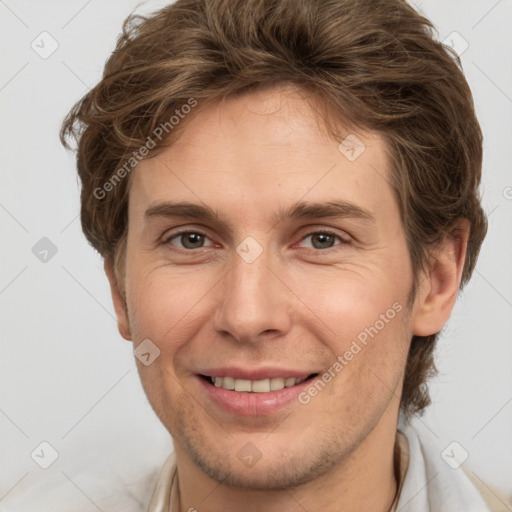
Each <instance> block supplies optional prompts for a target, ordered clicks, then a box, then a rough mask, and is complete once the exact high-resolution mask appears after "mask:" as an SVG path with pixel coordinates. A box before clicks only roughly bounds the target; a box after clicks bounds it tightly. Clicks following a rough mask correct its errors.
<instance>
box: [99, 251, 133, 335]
mask: <svg viewBox="0 0 512 512" xmlns="http://www.w3.org/2000/svg"><path fill="white" fill-rule="evenodd" d="M103 268H104V269H105V274H107V278H108V282H109V283H110V292H111V294H112V302H113V303H114V310H115V312H116V317H117V329H118V330H119V334H120V335H121V336H122V337H123V338H124V339H125V340H127V341H131V340H132V335H131V332H130V322H129V321H128V314H127V311H126V306H125V303H124V300H123V297H122V296H121V292H120V291H119V286H118V284H117V279H116V276H115V273H114V267H113V264H112V261H110V259H109V258H105V261H104V263H103Z"/></svg>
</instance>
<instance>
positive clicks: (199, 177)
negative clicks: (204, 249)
mask: <svg viewBox="0 0 512 512" xmlns="http://www.w3.org/2000/svg"><path fill="white" fill-rule="evenodd" d="M184 122H185V123H186V124H185V127H184V129H183V131H182V133H181V135H180V137H179V138H178V139H177V140H176V141H175V142H174V143H172V145H170V146H169V147H167V148H165V149H164V150H163V151H161V152H160V153H159V154H158V155H157V156H156V157H154V158H150V159H147V160H144V161H142V162H141V163H139V165H138V166H137V167H136V168H135V170H134V171H133V173H132V183H131V190H130V211H131V212H132V214H136V215H138V216H140V215H142V214H143V212H144V211H145V210H146V209H147V208H148V207H150V206H152V205H155V204H157V203H159V202H163V201H168V200H175V201H188V202H195V203H204V204H207V205H209V206H210V207H212V208H214V209H215V210H226V213H228V212H231V213H232V214H233V215H234V218H238V220H239V221H240V220H243V219H244V218H245V219H248V217H249V216H251V217H262V216H263V215H264V214H266V213H268V214H270V215H273V216H274V217H273V218H275V212H276V211H277V210H279V208H282V207H284V206H286V205H287V204H291V203H296V202H297V201H299V200H300V199H303V200H304V201H312V202H318V201H336V200H345V201H350V202H352V203H355V204H358V205H360V206H361V207H364V208H365V209H367V210H369V211H371V212H372V213H375V214H376V216H378V215H377V214H378V213H379V210H386V209H387V210H388V212H387V214H388V215H389V213H390V212H389V209H390V208H391V209H393V208H394V206H396V205H393V203H394V195H393V192H392V189H391V186H390V184H389V178H388V172H389V170H388V169H387V155H386V150H385V143H384V140H383V139H382V137H380V136H379V135H377V134H375V133H368V132H358V133H357V134H354V133H349V132H346V133H344V135H343V136H342V137H340V139H339V140H336V139H334V138H333V137H332V136H331V135H329V134H327V132H326V130H325V128H324V127H323V126H322V123H321V122H319V119H318V114H317V113H316V112H315V110H314V107H313V104H312V103H310V102H309V101H308V100H306V99H304V97H303V95H302V94H301V93H300V92H298V91H294V90H290V89H283V88H280V89H277V88H276V89H272V90H266V91H260V92H256V93H250V94H245V95H243V96H239V97H232V98H228V99H225V100H223V101H222V102H216V103H211V104H209V105H207V106H205V107H203V108H201V110H199V111H198V112H195V113H193V115H192V116H191V117H190V119H186V118H185V119H184ZM354 156H355V157H356V158H354ZM270 210H272V211H270ZM241 212H244V216H242V217H240V213H241ZM381 213H383V212H381ZM269 220H270V217H269Z"/></svg>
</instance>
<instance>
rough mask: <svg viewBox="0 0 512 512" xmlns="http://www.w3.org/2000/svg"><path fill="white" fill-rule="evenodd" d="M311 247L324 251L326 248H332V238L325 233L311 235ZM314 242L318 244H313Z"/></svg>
mask: <svg viewBox="0 0 512 512" xmlns="http://www.w3.org/2000/svg"><path fill="white" fill-rule="evenodd" d="M312 239H313V245H314V246H315V247H316V248H317V249H325V248H326V247H332V242H333V239H334V237H333V236H332V235H329V234H327V233H318V234H315V235H313V237H312ZM315 240H316V241H318V242H319V244H315Z"/></svg>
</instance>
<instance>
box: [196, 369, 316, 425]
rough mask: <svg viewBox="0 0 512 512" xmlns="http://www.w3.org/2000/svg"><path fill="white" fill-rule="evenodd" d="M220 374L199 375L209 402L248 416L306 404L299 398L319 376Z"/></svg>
mask: <svg viewBox="0 0 512 512" xmlns="http://www.w3.org/2000/svg"><path fill="white" fill-rule="evenodd" d="M218 373H219V374H218V375H215V376H214V375H205V374H196V377H197V382H198V383H199V384H200V389H201V390H202V394H203V397H204V400H206V402H205V403H208V404H209V407H214V408H215V409H216V410H217V411H218V412H219V413H221V414H226V413H228V414H229V415H230V416H236V417H240V416H244V417H247V418H249V417H251V418H256V417H260V418H261V417H265V416H266V417H269V416H270V417H271V416H272V415H275V414H281V413H284V412H287V411H289V410H290V408H291V407H303V405H301V402H299V400H298V397H299V395H300V393H302V392H304V391H305V390H306V388H307V387H308V386H310V385H311V381H312V380H313V379H315V378H316V377H317V376H318V375H319V374H318V373H310V374H302V375H300V376H295V377H292V376H281V377H279V376H275V377H270V376H269V377H268V378H266V379H262V378H261V376H258V377H257V379H258V380H249V379H241V378H235V377H234V376H231V375H229V374H225V375H221V374H220V373H221V372H218Z"/></svg>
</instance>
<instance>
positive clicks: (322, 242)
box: [301, 231, 348, 250]
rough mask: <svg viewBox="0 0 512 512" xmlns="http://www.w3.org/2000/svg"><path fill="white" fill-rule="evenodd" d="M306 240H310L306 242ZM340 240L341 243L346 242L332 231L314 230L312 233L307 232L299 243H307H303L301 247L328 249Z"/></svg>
mask: <svg viewBox="0 0 512 512" xmlns="http://www.w3.org/2000/svg"><path fill="white" fill-rule="evenodd" d="M306 240H310V243H309V244H308V243H307V242H306ZM338 241H339V242H341V243H342V244H343V243H345V244H347V243H348V242H347V241H345V240H342V238H341V237H340V236H338V235H336V234H334V233H331V232H329V231H316V232H314V233H309V234H308V235H306V236H305V237H304V238H303V239H302V240H301V244H304V243H306V244H307V245H303V247H307V248H312V249H320V250H321V249H330V248H332V247H334V246H336V245H340V244H339V243H337V242H338Z"/></svg>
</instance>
